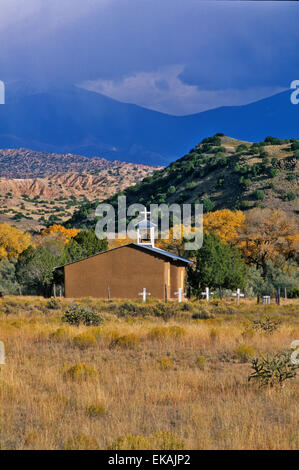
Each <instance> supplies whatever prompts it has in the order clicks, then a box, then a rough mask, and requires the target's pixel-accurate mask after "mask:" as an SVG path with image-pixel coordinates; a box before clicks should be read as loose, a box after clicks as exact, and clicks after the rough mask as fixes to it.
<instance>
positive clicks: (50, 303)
mask: <svg viewBox="0 0 299 470" xmlns="http://www.w3.org/2000/svg"><path fill="white" fill-rule="evenodd" d="M46 307H47V308H49V309H50V310H58V309H59V308H60V307H61V305H60V302H58V300H56V299H55V298H54V297H52V298H51V299H50V300H48V302H47V304H46Z"/></svg>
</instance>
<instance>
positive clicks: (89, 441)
mask: <svg viewBox="0 0 299 470" xmlns="http://www.w3.org/2000/svg"><path fill="white" fill-rule="evenodd" d="M98 449H99V445H98V443H97V440H96V439H95V438H94V437H92V436H88V435H87V434H77V435H75V436H72V437H70V438H69V439H68V440H67V442H66V444H65V446H64V450H98Z"/></svg>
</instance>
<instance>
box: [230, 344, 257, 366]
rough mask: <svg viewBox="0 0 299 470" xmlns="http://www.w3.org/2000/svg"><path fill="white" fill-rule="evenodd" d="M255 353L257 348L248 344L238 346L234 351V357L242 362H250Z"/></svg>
mask: <svg viewBox="0 0 299 470" xmlns="http://www.w3.org/2000/svg"><path fill="white" fill-rule="evenodd" d="M255 354H256V352H255V349H254V348H252V347H251V346H247V345H246V344H242V345H241V346H238V347H237V348H236V349H235V351H234V357H235V358H236V359H238V360H239V361H240V362H248V361H249V360H250V359H251V358H252V357H253V356H254V355H255Z"/></svg>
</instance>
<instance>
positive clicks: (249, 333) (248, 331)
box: [241, 328, 254, 339]
mask: <svg viewBox="0 0 299 470" xmlns="http://www.w3.org/2000/svg"><path fill="white" fill-rule="evenodd" d="M241 335H242V338H243V339H251V338H253V336H254V331H253V330H252V329H251V328H245V330H244V331H243V332H242V333H241Z"/></svg>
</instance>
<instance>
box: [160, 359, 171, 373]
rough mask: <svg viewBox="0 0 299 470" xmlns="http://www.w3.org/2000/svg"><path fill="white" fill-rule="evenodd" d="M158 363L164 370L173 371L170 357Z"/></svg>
mask: <svg viewBox="0 0 299 470" xmlns="http://www.w3.org/2000/svg"><path fill="white" fill-rule="evenodd" d="M157 362H158V364H159V367H160V369H162V370H167V369H173V362H172V360H171V359H170V358H169V357H161V359H158V361H157Z"/></svg>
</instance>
